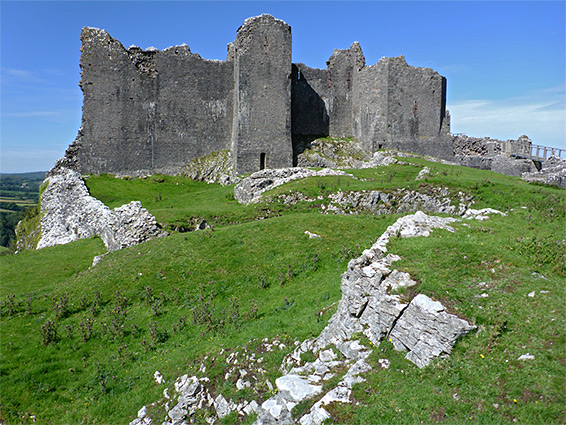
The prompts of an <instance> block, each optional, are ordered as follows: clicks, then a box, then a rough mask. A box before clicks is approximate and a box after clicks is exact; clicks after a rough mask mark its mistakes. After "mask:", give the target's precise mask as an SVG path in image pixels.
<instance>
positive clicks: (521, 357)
mask: <svg viewBox="0 0 566 425" xmlns="http://www.w3.org/2000/svg"><path fill="white" fill-rule="evenodd" d="M534 359H535V356H533V355H532V354H529V353H526V354H522V355H520V356H519V358H518V359H517V360H523V361H524V360H534Z"/></svg>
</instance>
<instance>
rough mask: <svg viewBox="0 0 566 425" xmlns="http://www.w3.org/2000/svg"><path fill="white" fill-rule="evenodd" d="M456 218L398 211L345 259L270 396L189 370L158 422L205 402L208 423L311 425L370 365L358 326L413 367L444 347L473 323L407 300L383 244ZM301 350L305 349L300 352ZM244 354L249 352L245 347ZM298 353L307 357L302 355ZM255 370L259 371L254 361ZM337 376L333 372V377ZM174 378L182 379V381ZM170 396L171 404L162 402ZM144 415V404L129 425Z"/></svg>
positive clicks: (142, 421)
mask: <svg viewBox="0 0 566 425" xmlns="http://www.w3.org/2000/svg"><path fill="white" fill-rule="evenodd" d="M493 213H498V214H502V215H504V214H503V213H501V212H500V211H497V210H493V209H489V208H486V209H483V210H468V211H467V214H465V216H466V217H467V218H468V219H472V218H478V217H480V216H481V217H483V216H485V215H487V214H493ZM456 221H459V219H455V218H451V217H433V216H428V215H426V214H425V213H423V212H420V211H419V212H417V213H415V214H412V215H407V216H404V217H401V218H399V219H398V220H397V221H396V222H395V223H394V224H393V225H391V226H389V227H388V228H387V230H386V231H385V232H384V233H383V234H382V235H381V236H380V237H379V238H378V239H377V241H376V242H375V243H374V244H373V245H372V246H371V248H369V249H366V250H365V251H363V253H362V255H361V256H360V257H358V258H356V259H353V260H351V261H350V262H349V263H348V268H347V270H346V272H345V273H344V274H343V275H342V284H341V290H342V298H341V300H340V301H339V303H338V308H337V311H336V313H335V314H334V315H333V316H332V318H331V319H330V321H329V323H328V325H327V326H326V328H324V330H323V331H322V332H321V333H320V335H319V336H318V337H316V338H311V339H307V340H305V341H303V342H302V343H299V342H298V341H297V342H295V345H296V348H295V349H294V350H293V351H292V352H291V353H290V354H288V355H287V356H285V357H284V359H283V363H282V365H281V368H280V369H281V371H282V372H283V375H282V376H281V377H279V378H277V379H276V380H275V388H274V387H273V385H272V384H271V383H270V382H269V381H267V383H268V386H269V388H270V390H272V391H271V393H272V394H273V396H271V397H270V398H268V399H267V400H264V401H263V402H262V403H261V405H260V404H259V403H257V402H255V401H252V402H247V401H246V402H240V403H239V404H237V405H236V403H235V402H233V401H232V400H226V399H225V398H224V397H223V396H222V395H221V394H218V395H216V396H213V395H212V394H210V393H209V392H208V390H206V382H208V378H206V377H205V378H200V379H198V378H197V377H196V376H195V377H191V378H189V377H188V376H187V375H185V376H183V377H181V378H179V379H178V380H177V381H176V383H175V391H176V393H177V394H178V398H177V400H178V402H177V404H175V403H174V402H173V399H174V398H173V397H171V396H170V395H168V394H167V390H165V391H164V395H166V397H165V398H166V399H167V402H166V403H165V407H166V411H167V412H168V413H167V415H168V420H167V421H166V422H164V423H166V424H169V425H177V424H183V423H194V422H195V421H196V418H194V417H193V416H192V415H194V412H195V411H196V410H197V409H201V408H209V409H211V410H212V409H214V412H215V413H214V414H213V415H212V416H209V417H208V419H207V422H209V423H215V422H216V420H217V419H218V418H222V417H223V416H225V415H227V414H228V413H229V412H232V411H236V412H238V414H239V415H248V414H250V413H251V412H255V413H257V420H256V422H255V425H275V424H296V423H298V424H301V425H319V424H321V423H322V422H324V421H325V420H326V419H329V418H330V417H331V415H330V413H329V412H328V410H327V409H326V408H325V407H326V406H328V405H329V404H331V403H350V402H352V398H351V395H352V386H353V385H354V384H356V383H359V382H363V381H364V380H365V378H364V377H363V375H364V374H365V373H367V372H368V371H369V370H371V369H372V365H371V364H370V363H369V362H368V361H367V359H368V357H369V355H370V354H371V352H372V350H371V349H370V348H369V347H366V346H364V345H362V344H360V342H359V340H358V339H356V334H357V333H359V332H362V333H363V334H364V335H365V336H366V337H367V338H368V339H369V340H370V341H371V342H372V344H374V345H378V344H379V343H380V342H381V341H382V340H384V339H385V338H388V339H389V340H390V341H391V342H392V344H393V346H394V348H395V349H397V350H400V351H407V354H406V356H405V358H406V359H407V360H409V361H411V362H412V363H414V364H415V365H416V366H417V367H419V368H423V367H426V366H427V365H428V364H430V362H431V361H432V360H433V359H434V358H436V357H439V356H447V355H449V354H450V353H451V352H452V348H453V346H454V344H455V343H456V341H457V339H458V338H459V337H461V336H462V335H464V334H466V333H468V332H469V331H471V330H473V329H475V326H474V325H472V324H470V323H468V322H467V321H466V320H464V319H461V318H459V317H457V316H455V315H454V314H450V313H449V312H447V311H446V309H445V307H444V306H443V305H442V304H441V303H440V302H438V301H434V300H432V299H431V298H430V297H428V296H426V295H424V294H419V295H417V296H415V297H414V298H413V299H412V300H407V301H403V300H402V298H401V296H400V295H397V294H395V291H396V290H398V289H399V288H404V287H411V286H415V285H416V284H417V283H416V282H415V281H414V280H412V279H411V278H410V276H409V275H408V273H404V272H400V271H398V270H391V265H392V264H393V262H395V261H397V260H399V259H400V257H399V256H397V255H394V254H390V253H388V252H387V244H388V242H389V240H390V239H391V238H393V237H401V238H409V237H416V236H425V237H426V236H429V235H430V233H431V232H432V231H433V229H444V230H447V231H450V232H454V231H455V229H454V228H453V227H451V226H450V224H451V223H453V222H456ZM264 342H265V340H264ZM278 345H279V342H278V341H276V342H274V344H268V345H262V347H261V348H262V350H263V349H265V350H266V351H270V350H272V349H273V348H274V347H277V346H278ZM279 347H284V345H283V344H281V345H279ZM222 351H223V350H222ZM260 351H261V350H260ZM306 353H310V355H309V356H304V354H306ZM221 354H222V352H221ZM237 356H238V352H237V351H235V352H233V353H232V354H230V356H229V357H228V358H227V359H226V363H228V364H229V365H230V364H231V363H232V362H233V363H234V365H236V364H237V363H238V362H237V359H235V357H237ZM246 358H247V359H251V358H253V355H252V357H249V356H246ZM305 358H314V360H313V361H304V360H303V359H305ZM239 364H240V363H238V365H239ZM378 364H379V367H383V368H387V367H389V361H388V360H387V359H379V361H378ZM238 367H239V366H238ZM202 369H203V368H202V367H201V370H202ZM258 371H262V372H265V370H263V369H261V368H260V369H258ZM233 372H234V369H233V368H232V369H230V370H229V371H228V372H227V373H226V378H228V377H229V376H230V375H231V374H232V373H233ZM247 374H248V372H246V371H243V372H242V371H240V376H242V377H246V376H247ZM337 376H338V377H339V380H338V379H336V377H337ZM330 379H335V380H337V381H338V383H337V384H336V385H335V386H333V387H331V388H328V386H329V385H328V382H329V380H330ZM256 380H257V378H256ZM182 382H188V384H187V385H184V384H183V385H182V384H181V383H182ZM238 382H239V383H240V386H238V383H237V384H236V386H237V387H238V388H244V387H245V386H248V384H249V382H248V381H243V380H242V379H239V380H238ZM185 387H187V388H188V390H187V391H185V390H183V388H185ZM305 400H313V404H312V406H311V408H310V409H309V410H308V411H306V413H304V414H302V415H300V416H298V417H296V413H294V410H293V409H294V407H295V406H297V405H298V404H299V403H302V402H304V401H305ZM170 404H171V405H174V407H172V408H170V407H169V405H170ZM151 423H152V421H151V419H150V418H149V416H148V415H147V409H146V408H145V407H144V408H142V409H141V410H140V412H139V414H138V418H136V419H134V421H132V422H131V425H150V424H151Z"/></svg>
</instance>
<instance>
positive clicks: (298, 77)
mask: <svg viewBox="0 0 566 425" xmlns="http://www.w3.org/2000/svg"><path fill="white" fill-rule="evenodd" d="M300 79H301V68H299V72H298V74H297V80H300Z"/></svg>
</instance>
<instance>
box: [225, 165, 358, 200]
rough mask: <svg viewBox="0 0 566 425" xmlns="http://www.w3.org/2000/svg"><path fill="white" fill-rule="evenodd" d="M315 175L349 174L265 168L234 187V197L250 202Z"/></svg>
mask: <svg viewBox="0 0 566 425" xmlns="http://www.w3.org/2000/svg"><path fill="white" fill-rule="evenodd" d="M314 176H319V177H321V176H349V177H353V176H352V175H351V174H348V173H345V172H344V171H339V170H331V169H326V168H325V169H323V170H320V171H313V170H309V169H307V168H301V167H291V168H279V169H265V170H261V171H257V172H255V173H253V174H252V175H251V176H249V177H246V178H245V179H244V180H242V181H241V182H240V183H239V184H238V185H236V187H235V188H234V198H235V199H236V200H237V201H238V202H239V203H240V204H250V203H253V202H257V201H259V200H260V196H261V194H262V193H263V192H265V191H267V190H270V189H273V188H275V187H277V186H281V185H282V184H285V183H288V182H290V181H292V180H298V179H302V178H305V177H314Z"/></svg>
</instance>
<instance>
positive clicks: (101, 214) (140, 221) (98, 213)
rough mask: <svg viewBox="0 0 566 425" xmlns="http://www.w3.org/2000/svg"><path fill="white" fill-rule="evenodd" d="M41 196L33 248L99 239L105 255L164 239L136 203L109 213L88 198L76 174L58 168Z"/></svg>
mask: <svg viewBox="0 0 566 425" xmlns="http://www.w3.org/2000/svg"><path fill="white" fill-rule="evenodd" d="M46 183H47V187H46V189H45V190H44V192H43V193H42V195H41V239H40V240H39V242H38V244H37V248H38V249H40V248H45V247H48V246H54V245H63V244H66V243H69V242H72V241H75V240H77V239H84V238H89V237H92V236H99V237H100V238H101V239H102V241H103V242H104V245H106V248H107V249H108V251H115V250H118V249H121V248H125V247H128V246H132V245H136V244H138V243H141V242H144V241H146V240H149V239H152V238H155V237H161V236H165V235H167V233H166V232H164V231H162V230H161V229H160V228H159V226H158V225H157V222H156V221H155V217H154V216H153V215H151V214H150V213H149V212H148V211H147V210H146V209H145V208H143V207H142V206H141V203H140V202H137V201H133V202H130V203H129V204H126V205H122V206H121V207H119V208H115V209H113V210H111V209H110V208H108V207H107V206H106V205H104V204H103V203H102V202H100V201H99V200H98V199H96V198H94V197H92V196H90V194H89V192H88V189H87V187H86V185H85V183H84V181H83V179H82V178H81V175H80V174H78V173H77V172H76V171H73V170H70V169H68V168H64V167H59V168H57V169H56V170H52V172H51V173H50V175H49V177H47V179H46Z"/></svg>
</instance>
